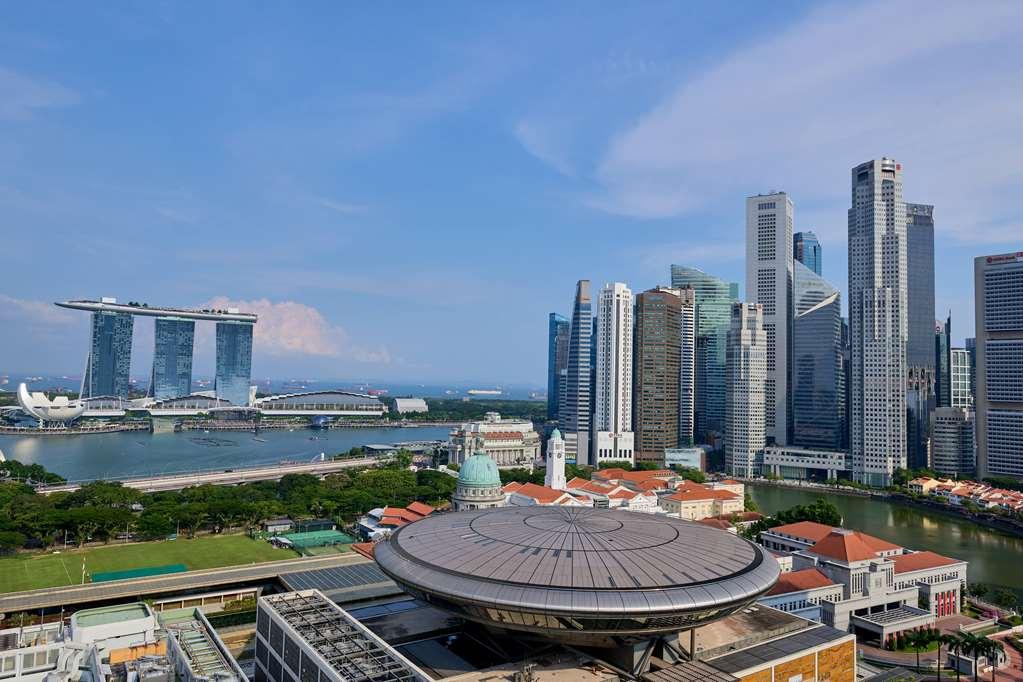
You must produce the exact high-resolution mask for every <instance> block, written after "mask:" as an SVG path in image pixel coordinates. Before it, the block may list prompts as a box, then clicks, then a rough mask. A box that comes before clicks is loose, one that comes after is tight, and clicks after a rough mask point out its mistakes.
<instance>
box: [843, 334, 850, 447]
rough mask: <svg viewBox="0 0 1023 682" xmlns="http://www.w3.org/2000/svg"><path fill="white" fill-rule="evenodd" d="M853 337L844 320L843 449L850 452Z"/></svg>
mask: <svg viewBox="0 0 1023 682" xmlns="http://www.w3.org/2000/svg"><path fill="white" fill-rule="evenodd" d="M850 342H851V336H850V334H849V318H848V317H843V318H842V377H843V378H844V380H845V387H844V390H843V391H842V399H843V401H844V402H845V433H844V434H843V436H842V449H843V450H848V449H849V447H850V443H852V436H850V434H849V430H850V429H851V428H852V399H851V397H850V393H851V391H852V347H851V346H850Z"/></svg>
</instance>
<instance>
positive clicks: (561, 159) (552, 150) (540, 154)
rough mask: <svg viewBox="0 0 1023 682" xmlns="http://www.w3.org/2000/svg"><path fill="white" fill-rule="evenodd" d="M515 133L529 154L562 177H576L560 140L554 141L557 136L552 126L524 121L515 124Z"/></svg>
mask: <svg viewBox="0 0 1023 682" xmlns="http://www.w3.org/2000/svg"><path fill="white" fill-rule="evenodd" d="M514 133H515V138H516V139H517V140H518V141H519V143H520V144H521V145H522V146H523V148H524V149H525V150H526V151H527V152H529V153H530V154H532V155H533V156H535V157H536V158H537V159H539V160H540V161H542V162H543V163H545V164H546V165H548V166H550V167H551V168H553V169H554V170H556V171H558V172H559V173H561V174H562V175H567V176H569V177H573V176H575V169H574V168H573V166H572V162H571V161H569V159H568V156H567V154H566V153H565V152H564V151H563V149H562V148H561V145H560V144H559V142H558V140H556V139H554V138H555V135H554V133H553V131H552V129H551V127H550V126H544V125H538V124H537V123H535V122H532V121H527V120H523V121H519V122H518V123H516V124H515V129H514ZM561 139H562V140H563V139H564V138H563V137H562V138H561Z"/></svg>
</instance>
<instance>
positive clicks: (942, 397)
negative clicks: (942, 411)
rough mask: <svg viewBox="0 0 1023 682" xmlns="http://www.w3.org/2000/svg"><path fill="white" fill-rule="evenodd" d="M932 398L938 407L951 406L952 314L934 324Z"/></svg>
mask: <svg viewBox="0 0 1023 682" xmlns="http://www.w3.org/2000/svg"><path fill="white" fill-rule="evenodd" d="M934 398H935V400H936V401H937V405H938V407H952V315H949V316H948V319H947V320H945V323H944V324H942V323H940V322H936V323H935V325H934Z"/></svg>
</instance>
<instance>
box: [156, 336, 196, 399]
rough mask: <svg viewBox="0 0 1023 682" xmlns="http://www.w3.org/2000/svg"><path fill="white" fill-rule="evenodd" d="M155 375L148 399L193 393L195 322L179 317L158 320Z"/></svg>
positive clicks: (175, 396)
mask: <svg viewBox="0 0 1023 682" xmlns="http://www.w3.org/2000/svg"><path fill="white" fill-rule="evenodd" d="M153 338H154V341H155V343H154V346H153V373H152V375H151V378H150V381H149V395H150V397H153V398H156V399H157V400H166V399H168V398H177V397H179V396H183V395H188V394H189V393H191V392H192V349H193V345H194V341H195V321H194V320H183V319H180V318H176V317H158V318H156V321H155V324H154V329H153Z"/></svg>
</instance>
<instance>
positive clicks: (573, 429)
mask: <svg viewBox="0 0 1023 682" xmlns="http://www.w3.org/2000/svg"><path fill="white" fill-rule="evenodd" d="M592 334H593V313H592V304H591V302H590V280H588V279H581V280H579V282H578V283H577V284H576V286H575V300H574V301H573V304H572V325H571V328H570V330H569V336H568V368H567V372H566V374H565V379H566V381H567V384H566V387H565V405H564V410H563V411H562V414H561V415H560V421H561V426H562V435H563V436H564V438H565V456H566V457H567V458H568V459H569V460H570V461H573V462H578V463H580V464H587V463H589V454H590V409H591V408H590V405H591V400H592V395H591V392H590V343H591V340H592V339H591V337H592Z"/></svg>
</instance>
